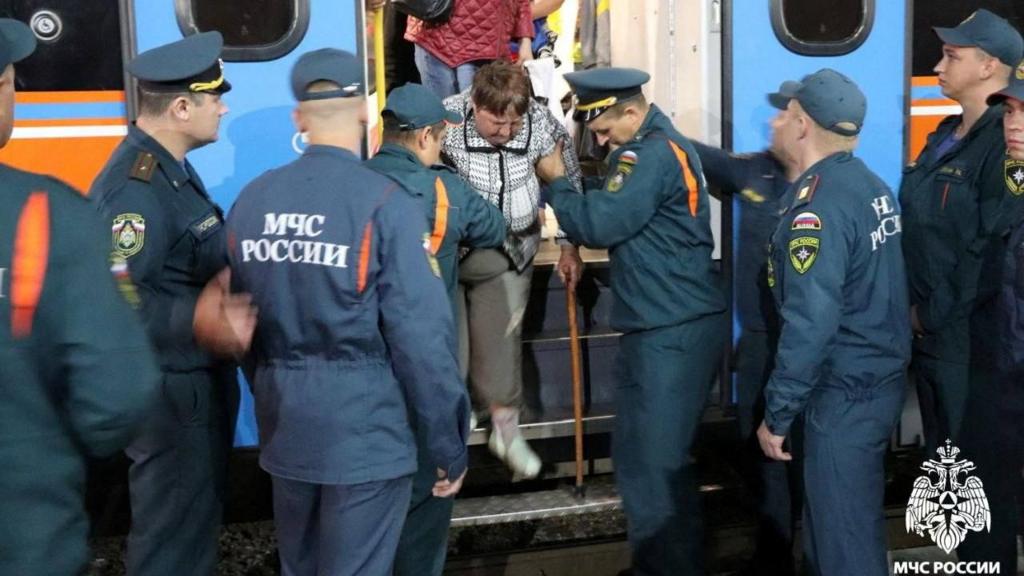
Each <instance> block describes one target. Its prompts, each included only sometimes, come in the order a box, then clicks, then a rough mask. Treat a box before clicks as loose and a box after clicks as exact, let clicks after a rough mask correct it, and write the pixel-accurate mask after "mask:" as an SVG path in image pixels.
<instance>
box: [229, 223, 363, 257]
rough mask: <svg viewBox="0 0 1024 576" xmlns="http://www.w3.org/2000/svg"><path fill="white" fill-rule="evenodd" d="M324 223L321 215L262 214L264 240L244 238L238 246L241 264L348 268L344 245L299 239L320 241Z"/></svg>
mask: <svg viewBox="0 0 1024 576" xmlns="http://www.w3.org/2000/svg"><path fill="white" fill-rule="evenodd" d="M326 223H327V217H326V216H323V215H322V214H276V213H273V212H271V213H267V214H264V215H263V233H262V234H261V236H263V237H262V238H255V239H253V238H247V239H244V240H242V242H241V248H242V262H250V261H256V262H275V263H279V262H290V263H292V264H313V265H316V266H331V267H334V268H348V252H349V247H348V246H347V245H344V244H334V243H331V242H321V241H318V240H299V239H298V238H316V237H319V236H320V235H321V234H323V227H324V225H325V224H326ZM267 236H270V237H274V236H277V237H281V236H286V237H287V238H277V239H273V238H267Z"/></svg>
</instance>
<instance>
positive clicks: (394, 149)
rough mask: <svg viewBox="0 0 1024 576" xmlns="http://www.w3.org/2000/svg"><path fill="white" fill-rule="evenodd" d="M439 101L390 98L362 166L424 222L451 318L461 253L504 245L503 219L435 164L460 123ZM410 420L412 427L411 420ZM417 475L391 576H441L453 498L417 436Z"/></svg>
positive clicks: (407, 88) (401, 94)
mask: <svg viewBox="0 0 1024 576" xmlns="http://www.w3.org/2000/svg"><path fill="white" fill-rule="evenodd" d="M462 120H463V119H462V115H460V114H458V113H456V112H449V111H447V110H446V109H445V107H444V105H443V104H442V103H441V99H440V98H438V97H437V96H435V95H434V93H433V92H431V91H430V90H428V89H426V88H424V87H423V86H421V85H419V84H406V85H404V86H400V87H398V88H395V89H394V90H392V91H391V93H390V94H389V95H388V103H387V107H386V108H384V111H383V113H382V121H383V122H384V144H383V145H382V146H381V147H380V150H378V151H377V154H376V155H375V156H374V157H373V158H371V159H370V160H369V161H367V162H366V165H367V166H369V167H370V168H373V169H374V170H376V171H378V172H380V173H381V174H386V175H387V176H390V177H391V178H392V179H394V180H395V181H397V182H398V183H399V184H401V185H402V186H403V187H404V188H405V190H406V191H408V192H409V193H410V194H411V195H412V197H413V198H415V199H416V200H417V201H418V202H419V203H420V207H421V208H422V210H423V212H424V213H425V214H426V216H427V229H428V230H429V231H430V241H429V243H430V252H431V253H432V254H433V255H434V257H435V258H436V259H437V263H438V265H439V266H440V270H441V278H442V279H444V285H445V289H446V290H447V292H448V299H449V301H450V302H451V305H452V315H453V316H454V315H455V314H456V311H457V308H456V306H455V294H456V291H457V290H458V278H459V270H458V265H459V261H458V257H459V246H460V244H461V245H464V246H469V247H473V248H497V247H499V246H501V243H502V242H504V241H505V217H504V216H503V215H502V214H501V210H499V209H498V207H497V206H495V205H494V204H491V203H490V202H488V201H486V200H484V199H483V197H482V196H480V195H479V194H477V193H476V192H475V191H474V190H473V189H472V188H470V187H469V185H468V184H466V182H465V181H464V180H463V179H462V178H460V177H459V175H458V174H456V173H455V171H454V170H452V169H450V168H448V167H446V166H444V165H441V164H439V162H440V158H441V145H442V144H443V143H444V134H445V131H446V130H447V129H448V126H451V125H457V124H461V123H462ZM414 421H415V420H414ZM417 440H418V442H417V450H418V463H417V465H418V469H417V471H416V476H415V477H414V478H413V485H412V501H411V503H410V505H409V514H408V516H407V517H406V520H405V526H404V527H403V528H402V537H401V540H400V541H399V543H398V552H397V554H396V555H395V568H394V573H395V574H396V575H409V576H424V575H435V576H440V575H441V573H442V572H443V571H444V560H445V555H446V554H447V550H448V526H449V524H450V523H451V518H452V505H453V503H454V501H453V499H452V498H436V497H434V495H433V493H432V490H433V487H434V483H435V482H436V481H437V475H436V473H435V471H434V466H433V465H432V463H431V459H430V458H431V457H430V451H429V448H428V445H427V443H426V441H427V438H426V437H425V435H423V434H419V433H418V434H417Z"/></svg>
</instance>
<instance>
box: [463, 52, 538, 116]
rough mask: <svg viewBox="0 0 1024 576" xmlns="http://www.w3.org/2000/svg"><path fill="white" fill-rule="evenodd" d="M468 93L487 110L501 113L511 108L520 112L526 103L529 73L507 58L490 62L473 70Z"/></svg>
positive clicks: (527, 107) (528, 89)
mask: <svg viewBox="0 0 1024 576" xmlns="http://www.w3.org/2000/svg"><path fill="white" fill-rule="evenodd" d="M470 96H471V97H472V98H473V105H474V106H479V107H480V108H483V109H484V110H487V111H488V112H492V113H494V114H497V115H503V114H505V113H506V112H507V111H508V110H509V108H511V109H512V110H514V111H515V113H516V114H519V115H520V116H522V115H523V114H526V111H527V110H528V109H529V107H530V77H529V76H528V75H527V74H526V70H524V69H523V68H522V67H521V66H516V65H515V64H512V63H511V62H507V61H505V60H498V61H496V62H491V63H490V64H487V65H486V66H483V67H482V68H480V69H479V70H477V71H476V75H475V76H474V77H473V88H472V90H471V92H470Z"/></svg>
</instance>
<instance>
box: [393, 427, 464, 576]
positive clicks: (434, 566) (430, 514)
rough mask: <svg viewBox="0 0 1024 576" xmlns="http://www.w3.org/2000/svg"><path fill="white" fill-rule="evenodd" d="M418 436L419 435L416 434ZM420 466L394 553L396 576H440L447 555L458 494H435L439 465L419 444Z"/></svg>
mask: <svg viewBox="0 0 1024 576" xmlns="http://www.w3.org/2000/svg"><path fill="white" fill-rule="evenodd" d="M417 438H419V435H417ZM417 450H418V455H419V457H418V466H419V468H418V469H417V470H416V474H415V475H413V479H412V499H411V501H410V503H409V513H408V515H406V517H405V526H403V527H402V536H401V539H400V540H399V542H398V552H397V553H396V554H395V570H394V574H395V576H441V573H442V572H444V560H445V557H446V556H447V555H448V528H449V526H450V525H451V522H452V508H453V507H454V505H455V498H454V497H452V498H435V497H434V494H433V488H434V483H435V482H437V466H436V465H434V463H433V462H431V461H430V458H429V457H428V452H427V447H426V445H425V443H424V442H423V441H422V440H420V441H419V443H418V446H417Z"/></svg>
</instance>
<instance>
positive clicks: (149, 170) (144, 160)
mask: <svg viewBox="0 0 1024 576" xmlns="http://www.w3.org/2000/svg"><path fill="white" fill-rule="evenodd" d="M156 165H157V161H156V157H155V156H153V154H151V153H150V152H139V155H138V156H136V157H135V163H134V164H132V171H131V172H130V173H129V174H128V175H129V176H131V177H132V178H134V179H136V180H141V181H143V182H149V181H150V180H151V179H152V178H153V171H154V170H156Z"/></svg>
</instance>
